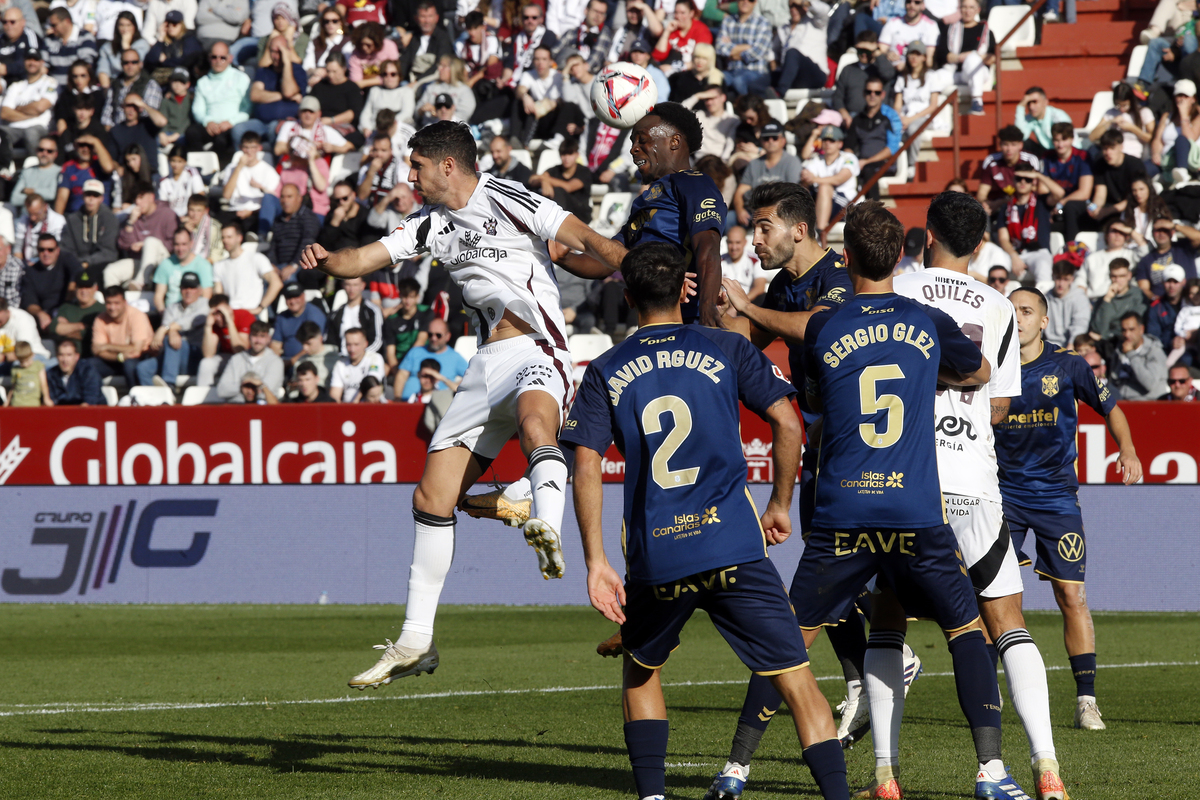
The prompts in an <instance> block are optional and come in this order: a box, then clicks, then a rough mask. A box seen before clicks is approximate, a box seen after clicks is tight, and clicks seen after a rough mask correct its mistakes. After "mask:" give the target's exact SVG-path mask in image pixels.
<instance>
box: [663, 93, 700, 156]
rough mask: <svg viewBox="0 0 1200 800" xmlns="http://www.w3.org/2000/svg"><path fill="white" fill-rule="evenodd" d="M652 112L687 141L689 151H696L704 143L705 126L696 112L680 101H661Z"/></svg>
mask: <svg viewBox="0 0 1200 800" xmlns="http://www.w3.org/2000/svg"><path fill="white" fill-rule="evenodd" d="M650 114H653V115H654V116H656V117H658V118H659V119H661V120H662V121H663V122H665V123H667V124H668V125H670V126H671V127H672V128H674V129H675V130H676V131H678V132H679V134H680V135H681V136H682V137H683V138H684V139H685V140H686V141H687V145H688V153H689V154H690V153H694V152H696V151H697V150H699V149H700V145H701V144H703V143H704V128H703V127H701V125H700V118H699V117H697V116H696V112H695V111H692V110H691V109H690V108H687V107H685V106H683V105H681V104H679V103H659V104H658V105H656V106H654V108H652V109H650Z"/></svg>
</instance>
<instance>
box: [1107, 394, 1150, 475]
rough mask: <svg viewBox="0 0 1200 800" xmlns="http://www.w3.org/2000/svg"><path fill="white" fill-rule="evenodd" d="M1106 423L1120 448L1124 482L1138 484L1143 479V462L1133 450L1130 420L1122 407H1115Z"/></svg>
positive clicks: (1118, 463) (1119, 463)
mask: <svg viewBox="0 0 1200 800" xmlns="http://www.w3.org/2000/svg"><path fill="white" fill-rule="evenodd" d="M1104 422H1105V423H1106V424H1107V425H1108V432H1109V433H1111V434H1112V437H1113V439H1114V440H1115V441H1116V443H1117V447H1119V448H1120V451H1119V455H1118V456H1117V466H1118V467H1119V468H1120V470H1121V480H1122V482H1123V483H1124V484H1125V485H1126V486H1129V485H1130V484H1132V483H1137V482H1138V481H1140V480H1141V479H1142V462H1141V460H1140V459H1138V457H1137V451H1136V450H1134V449H1133V434H1132V433H1131V432H1130V430H1129V420H1128V419H1127V418H1126V417H1125V412H1124V411H1122V410H1121V407H1120V406H1113V410H1112V411H1110V412H1109V414H1108V416H1107V417H1105V418H1104Z"/></svg>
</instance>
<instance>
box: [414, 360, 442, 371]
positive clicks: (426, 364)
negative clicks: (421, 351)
mask: <svg viewBox="0 0 1200 800" xmlns="http://www.w3.org/2000/svg"><path fill="white" fill-rule="evenodd" d="M423 369H436V370H437V371H438V372H441V371H442V365H441V364H439V363H438V360H437V359H436V358H423V359H421V365H420V366H419V367H417V372H420V371H421V370H423Z"/></svg>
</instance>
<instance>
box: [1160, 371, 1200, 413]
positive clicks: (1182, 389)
mask: <svg viewBox="0 0 1200 800" xmlns="http://www.w3.org/2000/svg"><path fill="white" fill-rule="evenodd" d="M1198 394H1200V393H1198V392H1197V391H1196V384H1195V382H1194V381H1193V380H1192V373H1191V371H1190V370H1189V369H1188V368H1187V367H1186V366H1184V365H1183V364H1176V365H1175V366H1173V367H1171V369H1170V370H1169V371H1168V372H1167V393H1166V394H1164V395H1163V396H1162V397H1160V398H1158V399H1159V400H1168V401H1170V402H1184V403H1190V402H1194V401H1195V400H1196V398H1197V395H1198Z"/></svg>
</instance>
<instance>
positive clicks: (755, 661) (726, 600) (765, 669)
mask: <svg viewBox="0 0 1200 800" xmlns="http://www.w3.org/2000/svg"><path fill="white" fill-rule="evenodd" d="M698 608H702V609H704V610H705V611H707V612H708V616H709V617H710V618H711V619H712V621H713V625H715V626H716V627H717V630H718V631H719V632H720V633H721V635H722V636H724V637H725V641H727V642H729V646H730V647H732V648H733V651H734V652H735V653H737V656H738V658H740V659H741V660H742V663H743V664H745V665H746V666H747V667H749V668H750V669H751V670H752V671H753V672H756V673H758V674H759V675H775V674H778V673H781V672H790V671H791V670H795V669H799V668H801V667H803V666H805V665H807V664H808V651H807V650H805V648H804V638H803V636H802V635H801V634H800V628H799V627H797V625H796V615H795V614H794V613H793V612H792V606H791V603H789V602H788V596H787V591H786V590H785V589H784V587H783V579H782V578H780V577H779V572H778V571H777V570H776V569H775V565H774V564H772V563H771V560H770V559H768V558H763V559H760V560H758V561H751V562H749V563H746V564H737V565H735V566H732V567H725V568H724V569H714V570H710V571H708V572H702V573H699V574H697V575H692V576H691V577H688V578H683V579H681V580H678V581H675V582H674V583H670V584H667V585H665V586H650V585H647V584H641V583H626V585H625V624H624V625H622V626H621V640H622V643H623V644H624V647H625V652H626V653H628V654H629V656H630V657H631V658H633V660H634V661H636V662H637V663H638V664H641V665H642V666H643V667H647V668H649V669H658V668H659V667H661V666H662V665H663V664H665V663H667V658H668V657H669V656H670V655H671V651H672V650H674V649H675V648H676V647H678V646H679V632H680V631H681V630H683V626H684V624H685V623H686V622H687V621H688V619H689V618H691V616H692V613H693V612H694V611H695V610H696V609H698Z"/></svg>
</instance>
